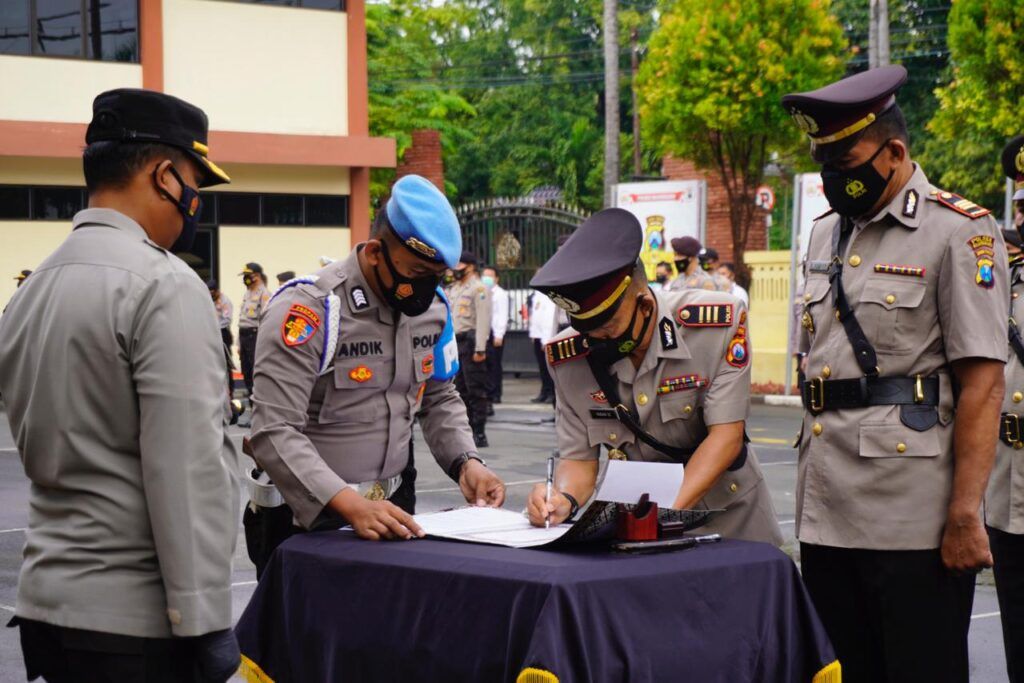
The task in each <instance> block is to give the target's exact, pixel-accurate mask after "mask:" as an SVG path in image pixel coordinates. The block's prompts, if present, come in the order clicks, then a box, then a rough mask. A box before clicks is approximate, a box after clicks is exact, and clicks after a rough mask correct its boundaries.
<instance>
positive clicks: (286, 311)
mask: <svg viewBox="0 0 1024 683" xmlns="http://www.w3.org/2000/svg"><path fill="white" fill-rule="evenodd" d="M361 248H362V245H360V246H359V247H357V250H358V249H361ZM357 250H354V251H353V252H352V253H351V254H349V256H348V258H346V259H345V260H343V261H340V262H336V263H333V264H331V265H329V266H327V267H326V268H324V269H322V270H320V271H319V272H318V273H317V274H316V276H315V277H316V279H317V280H316V283H315V284H300V285H296V286H293V287H289V288H288V289H285V290H283V291H280V292H279V293H278V294H277V295H275V297H274V300H273V301H272V302H271V303H270V306H269V307H268V309H267V312H266V314H265V315H264V317H263V322H262V324H261V326H260V327H261V329H260V334H259V335H257V342H256V368H255V378H254V382H255V386H254V390H253V401H254V410H253V418H252V438H251V440H252V447H253V451H254V453H255V456H256V461H257V462H258V463H259V464H260V466H261V467H263V468H264V469H265V470H267V472H268V473H269V474H270V478H271V479H272V480H273V481H274V483H275V484H276V485H277V488H278V489H279V490H280V492H281V494H282V495H283V496H284V498H285V500H286V501H287V503H288V505H290V506H291V508H292V512H293V513H294V515H295V518H296V519H297V520H298V522H299V523H300V524H302V525H303V526H305V527H309V526H311V525H312V523H313V522H314V521H315V520H316V518H317V516H318V515H320V513H321V512H322V511H323V509H324V506H326V505H327V503H328V501H330V500H331V499H332V498H333V497H334V496H335V495H337V494H338V493H339V492H340V491H341V490H342V489H344V488H345V487H346V486H349V485H355V484H360V483H365V482H370V481H375V480H382V479H387V478H390V477H393V476H395V475H397V474H399V473H401V471H402V470H403V469H404V468H405V466H406V463H407V462H408V459H409V439H410V438H411V436H412V424H413V419H414V418H415V417H416V416H417V415H418V416H419V419H420V427H421V428H422V430H423V436H424V438H425V439H426V441H427V444H428V445H429V446H430V450H431V452H432V453H433V454H434V458H435V459H436V460H437V462H438V464H439V465H440V466H441V468H442V469H443V470H444V471H445V472H447V471H448V468H449V467H450V466H451V464H452V463H453V462H454V460H455V459H456V458H457V457H458V456H459V455H461V454H463V453H476V447H475V446H474V445H473V435H472V432H471V431H470V429H469V422H468V420H467V418H466V407H465V405H464V404H463V403H462V399H460V398H459V395H458V393H457V392H456V391H455V385H454V384H453V383H452V382H451V381H445V382H439V381H436V380H433V379H431V376H432V375H433V372H434V364H435V363H442V362H445V361H444V359H441V358H434V344H435V343H436V342H437V340H438V337H439V336H440V334H441V331H442V330H443V329H444V325H445V321H446V320H447V311H446V308H445V305H444V302H442V301H441V300H440V299H439V298H435V300H434V303H433V304H432V305H431V306H430V308H429V309H428V310H427V312H426V313H424V314H423V315H419V316H416V317H414V318H410V317H408V316H404V315H397V314H395V313H394V312H393V311H392V310H391V309H390V308H388V307H387V305H386V304H385V303H383V302H381V301H379V300H378V299H377V297H376V295H375V294H374V293H373V290H372V289H371V288H370V286H369V285H368V283H367V282H366V279H365V278H364V277H363V272H362V269H361V268H360V267H359V259H358V254H357ZM325 292H330V293H332V294H333V296H334V297H337V298H332V299H328V298H327V297H326V295H325ZM325 301H327V302H328V303H327V304H326V306H325ZM330 302H333V303H330ZM327 308H330V310H326V309H327ZM331 316H339V317H338V319H337V325H336V326H334V329H337V330H338V340H337V346H336V347H335V350H334V353H333V355H332V358H333V362H330V363H329V364H325V365H329V367H327V368H326V369H325V372H324V374H323V375H319V376H318V374H319V372H320V365H321V354H322V353H323V352H324V349H326V348H327V346H328V343H329V342H328V340H327V339H326V331H325V327H326V325H325V321H326V320H328V318H329V317H331ZM488 320H489V319H488ZM488 324H489V323H488Z"/></svg>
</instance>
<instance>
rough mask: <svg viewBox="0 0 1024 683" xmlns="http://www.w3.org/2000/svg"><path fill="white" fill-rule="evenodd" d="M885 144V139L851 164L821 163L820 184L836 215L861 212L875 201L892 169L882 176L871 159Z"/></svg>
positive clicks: (887, 182) (890, 177)
mask: <svg viewBox="0 0 1024 683" xmlns="http://www.w3.org/2000/svg"><path fill="white" fill-rule="evenodd" d="M888 144H889V140H886V141H885V142H883V143H882V146H881V147H879V148H878V150H877V151H876V152H875V153H874V154H872V155H871V158H870V159H868V160H867V161H865V162H864V163H863V164H860V165H858V166H854V167H853V168H847V169H841V168H836V167H835V166H833V165H832V164H825V165H824V166H822V167H821V185H822V189H823V190H824V191H825V198H826V199H828V204H829V206H831V207H832V208H833V209H834V210H835V212H836V213H838V214H839V215H840V216H847V217H849V218H857V217H858V216H863V215H864V214H866V213H867V212H868V211H870V210H871V209H872V208H873V207H874V206H875V204H876V203H878V200H879V199H880V198H881V197H882V194H883V193H884V192H885V188H886V187H887V186H888V185H889V181H890V180H892V177H893V175H894V174H895V173H896V169H895V168H894V169H892V170H891V171H890V172H889V176H888V177H887V178H883V177H882V174H881V173H879V172H878V171H877V170H876V169H875V166H874V164H873V163H872V162H874V160H875V159H876V158H877V157H878V155H879V154H881V153H882V150H884V149H885V147H886V145H888Z"/></svg>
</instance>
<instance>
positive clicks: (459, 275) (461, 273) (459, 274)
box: [452, 268, 466, 280]
mask: <svg viewBox="0 0 1024 683" xmlns="http://www.w3.org/2000/svg"><path fill="white" fill-rule="evenodd" d="M452 277H453V278H455V279H456V280H463V279H465V277H466V269H465V268H463V269H462V270H453V271H452Z"/></svg>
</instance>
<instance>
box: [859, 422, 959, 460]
mask: <svg viewBox="0 0 1024 683" xmlns="http://www.w3.org/2000/svg"><path fill="white" fill-rule="evenodd" d="M940 451H941V449H940V448H939V430H938V429H929V430H928V431H926V432H917V431H914V430H913V429H910V428H908V427H905V426H904V425H903V424H902V423H892V422H862V423H861V424H860V455H861V457H862V458H934V457H936V456H938V455H939V452H940Z"/></svg>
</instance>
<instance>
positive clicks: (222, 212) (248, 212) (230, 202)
mask: <svg viewBox="0 0 1024 683" xmlns="http://www.w3.org/2000/svg"><path fill="white" fill-rule="evenodd" d="M207 197H208V198H211V197H209V195H207ZM214 197H216V201H217V215H218V219H219V220H220V222H221V224H222V225H259V224H260V196H259V195H258V194H229V193H223V194H220V193H218V194H216V195H214Z"/></svg>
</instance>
